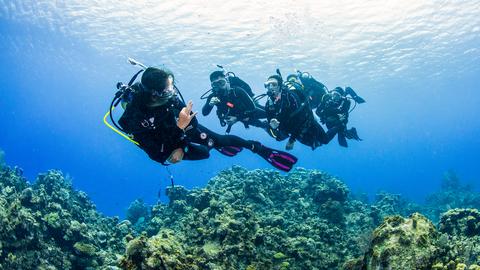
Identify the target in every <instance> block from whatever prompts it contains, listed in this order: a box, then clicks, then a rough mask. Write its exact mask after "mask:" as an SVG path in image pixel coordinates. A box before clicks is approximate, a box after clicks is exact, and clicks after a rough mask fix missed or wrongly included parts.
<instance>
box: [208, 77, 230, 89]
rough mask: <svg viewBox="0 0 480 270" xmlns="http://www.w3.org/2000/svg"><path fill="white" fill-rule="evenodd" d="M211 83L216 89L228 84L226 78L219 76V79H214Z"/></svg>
mask: <svg viewBox="0 0 480 270" xmlns="http://www.w3.org/2000/svg"><path fill="white" fill-rule="evenodd" d="M211 85H212V88H214V89H215V88H216V89H224V88H225V86H226V85H227V80H226V79H225V78H218V79H217V80H215V81H212V83H211Z"/></svg>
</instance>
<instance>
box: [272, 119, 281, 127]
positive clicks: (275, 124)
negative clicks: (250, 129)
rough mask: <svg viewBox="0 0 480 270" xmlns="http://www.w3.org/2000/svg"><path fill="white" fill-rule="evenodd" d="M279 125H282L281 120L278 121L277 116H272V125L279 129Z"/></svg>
mask: <svg viewBox="0 0 480 270" xmlns="http://www.w3.org/2000/svg"><path fill="white" fill-rule="evenodd" d="M278 126H280V121H278V120H277V119H276V118H272V120H270V127H271V128H273V129H277V128H278Z"/></svg>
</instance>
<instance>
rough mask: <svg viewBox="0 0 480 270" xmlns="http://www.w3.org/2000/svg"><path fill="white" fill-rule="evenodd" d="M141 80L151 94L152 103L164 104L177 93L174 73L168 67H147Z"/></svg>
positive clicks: (156, 104) (155, 104)
mask: <svg viewBox="0 0 480 270" xmlns="http://www.w3.org/2000/svg"><path fill="white" fill-rule="evenodd" d="M141 82H142V85H143V87H144V90H145V91H146V92H147V93H149V94H150V95H151V96H150V98H151V100H150V101H151V102H150V103H151V104H150V105H154V106H159V105H163V104H165V103H167V101H168V100H170V99H171V98H172V97H174V96H175V95H176V91H175V87H174V77H173V74H172V72H170V71H168V70H166V69H160V68H155V67H149V68H147V69H146V70H145V71H144V72H143V75H142V79H141Z"/></svg>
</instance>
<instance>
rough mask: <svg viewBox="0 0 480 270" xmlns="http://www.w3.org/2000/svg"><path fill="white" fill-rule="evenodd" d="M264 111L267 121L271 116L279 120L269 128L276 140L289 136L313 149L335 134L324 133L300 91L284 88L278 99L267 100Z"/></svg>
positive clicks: (326, 141)
mask: <svg viewBox="0 0 480 270" xmlns="http://www.w3.org/2000/svg"><path fill="white" fill-rule="evenodd" d="M265 111H266V113H267V120H268V122H270V120H271V119H272V118H276V119H277V120H278V121H279V122H280V125H279V126H278V128H277V129H272V128H270V129H269V134H270V135H271V136H272V137H274V138H276V139H277V140H278V141H282V140H284V139H286V138H288V137H290V140H293V141H294V140H298V141H299V142H300V143H302V144H305V145H308V146H310V147H312V149H315V148H316V147H318V146H320V145H322V144H327V143H328V142H329V141H330V140H331V139H332V138H333V137H334V135H335V134H334V135H333V136H332V135H331V134H327V133H325V131H324V130H323V128H322V126H320V124H319V123H318V122H317V121H316V120H315V118H314V116H313V113H312V111H311V109H310V107H309V104H308V102H307V101H306V99H305V98H304V97H303V96H302V94H301V92H298V91H297V92H295V91H290V90H287V89H284V90H283V91H282V94H281V99H280V100H278V101H277V102H273V101H272V100H271V99H269V100H268V101H267V103H266V104H265Z"/></svg>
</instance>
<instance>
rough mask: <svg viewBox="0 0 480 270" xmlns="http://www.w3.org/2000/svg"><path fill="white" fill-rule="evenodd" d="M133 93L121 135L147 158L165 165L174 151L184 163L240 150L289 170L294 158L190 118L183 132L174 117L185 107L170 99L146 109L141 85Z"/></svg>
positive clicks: (121, 121) (147, 95) (147, 96)
mask: <svg viewBox="0 0 480 270" xmlns="http://www.w3.org/2000/svg"><path fill="white" fill-rule="evenodd" d="M132 88H134V89H135V90H136V91H135V94H134V96H133V97H132V99H131V101H130V102H129V103H128V105H127V106H126V109H125V112H124V113H123V115H122V116H121V118H120V119H119V121H118V122H119V124H120V126H121V127H122V128H123V130H124V131H125V132H127V133H128V134H130V135H132V136H133V140H135V141H136V142H138V143H139V147H140V148H142V149H143V150H144V151H145V152H146V153H147V154H148V156H149V157H150V158H151V159H153V160H155V161H157V162H160V163H162V164H165V163H166V161H167V160H168V159H169V157H170V155H171V154H172V152H173V151H174V150H175V149H178V148H181V149H183V151H184V156H183V159H184V160H200V159H206V158H209V151H210V150H211V149H212V148H215V149H217V150H218V151H219V152H220V153H222V154H224V155H227V156H234V155H235V154H236V153H238V152H240V151H241V150H242V149H243V148H246V149H249V150H251V151H252V152H254V153H256V154H258V155H259V156H261V157H262V158H264V159H265V160H266V161H267V162H269V163H270V164H272V165H273V166H275V167H276V168H278V169H280V170H283V171H290V170H291V168H292V167H293V165H294V164H295V163H296V162H297V158H296V157H295V156H293V155H290V154H288V153H285V152H282V151H278V150H275V149H271V148H268V147H266V146H264V145H262V144H261V143H260V142H257V141H250V140H244V139H242V138H240V137H237V136H233V135H219V134H217V133H215V132H213V131H211V130H209V129H207V128H206V127H204V126H202V125H200V124H199V123H198V121H197V119H196V118H193V119H192V120H191V122H190V124H189V125H188V126H187V127H186V128H185V130H182V129H180V128H179V127H178V126H177V117H178V115H179V113H180V111H181V110H182V109H183V108H184V107H185V106H186V105H185V103H184V102H183V101H182V100H180V99H179V98H178V96H176V95H175V96H173V97H172V98H170V99H168V100H167V101H166V103H164V104H163V105H161V106H155V107H153V106H147V104H149V103H150V99H151V94H150V93H148V92H146V91H143V90H142V89H143V88H142V87H141V84H135V85H133V86H132Z"/></svg>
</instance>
